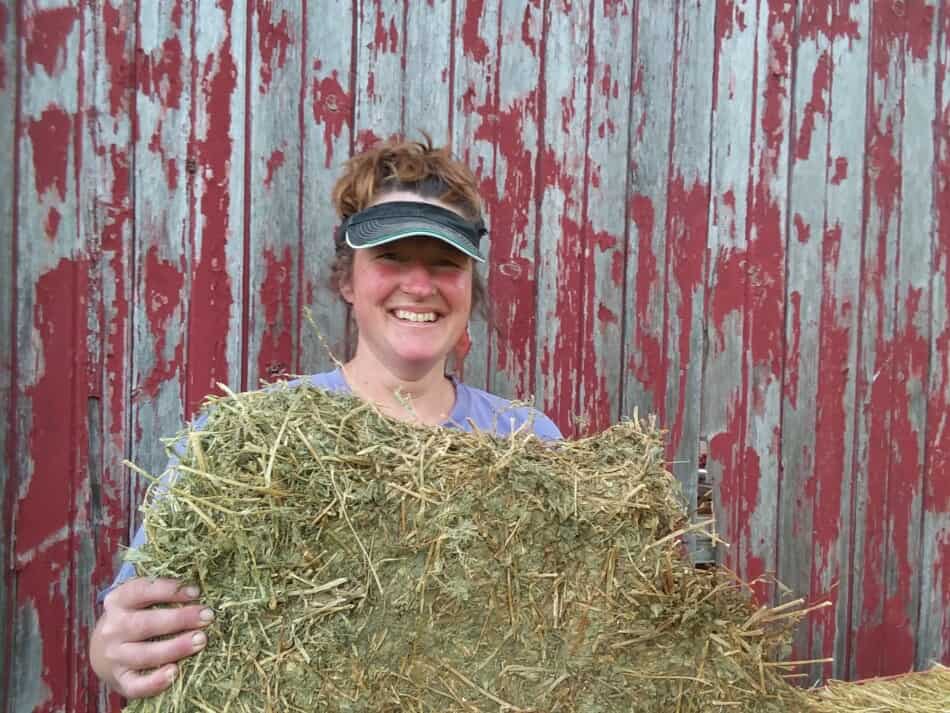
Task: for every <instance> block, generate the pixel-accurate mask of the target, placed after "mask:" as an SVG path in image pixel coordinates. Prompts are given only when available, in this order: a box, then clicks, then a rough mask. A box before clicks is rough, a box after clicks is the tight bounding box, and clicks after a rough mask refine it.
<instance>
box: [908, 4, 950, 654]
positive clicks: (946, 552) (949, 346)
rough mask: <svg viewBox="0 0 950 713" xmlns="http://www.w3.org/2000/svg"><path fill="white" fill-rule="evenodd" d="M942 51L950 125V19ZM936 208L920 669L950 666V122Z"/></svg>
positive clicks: (942, 111)
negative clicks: (949, 662)
mask: <svg viewBox="0 0 950 713" xmlns="http://www.w3.org/2000/svg"><path fill="white" fill-rule="evenodd" d="M940 19H941V21H942V24H941V27H940V35H939V42H938V43H937V48H936V53H935V54H936V61H937V72H936V77H935V80H936V88H937V91H936V97H937V102H938V103H937V105H936V110H937V111H936V115H937V116H938V117H950V11H948V10H947V8H946V7H943V9H942V13H941V17H940ZM934 154H935V160H936V163H935V166H934V168H935V174H936V175H935V177H934V191H935V192H934V207H935V209H936V213H935V216H936V225H935V229H934V233H933V248H932V253H931V255H932V261H933V262H932V264H931V267H930V275H931V280H932V282H931V296H930V304H931V306H932V309H931V316H930V318H931V323H930V381H929V388H928V394H929V400H928V408H927V442H926V461H925V465H924V500H923V527H922V529H921V557H920V593H921V604H920V618H919V619H918V621H917V631H916V637H915V638H916V642H917V646H916V655H915V661H914V665H915V666H916V667H917V668H926V667H928V666H930V665H931V664H932V663H933V662H935V661H946V660H947V659H948V658H950V608H948V607H947V604H946V603H947V601H948V599H950V478H948V477H947V471H948V468H950V122H948V121H940V120H938V121H937V122H935V124H934Z"/></svg>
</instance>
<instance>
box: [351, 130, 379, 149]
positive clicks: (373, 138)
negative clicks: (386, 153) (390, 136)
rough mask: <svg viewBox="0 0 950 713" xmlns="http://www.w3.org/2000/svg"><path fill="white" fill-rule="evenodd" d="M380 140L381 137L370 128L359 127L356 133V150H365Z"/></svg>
mask: <svg viewBox="0 0 950 713" xmlns="http://www.w3.org/2000/svg"><path fill="white" fill-rule="evenodd" d="M380 141H382V138H381V137H380V136H379V135H378V134H376V132H375V131H373V130H372V129H360V131H359V133H357V135H356V151H357V152H360V151H365V150H366V149H368V148H370V147H371V146H375V145H376V144H378V143H379V142H380Z"/></svg>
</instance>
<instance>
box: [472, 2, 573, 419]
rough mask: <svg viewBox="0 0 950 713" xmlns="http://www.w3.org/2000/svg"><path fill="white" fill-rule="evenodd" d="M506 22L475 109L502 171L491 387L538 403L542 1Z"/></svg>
mask: <svg viewBox="0 0 950 713" xmlns="http://www.w3.org/2000/svg"><path fill="white" fill-rule="evenodd" d="M498 21H499V26H498V53H499V56H498V64H497V66H496V69H495V73H494V75H493V76H494V79H493V85H492V86H493V87H494V89H493V91H491V92H489V91H487V90H486V92H485V98H484V104H481V103H479V104H475V105H474V106H473V109H474V111H475V112H476V113H477V114H478V115H479V117H480V119H481V123H480V125H479V126H478V128H477V129H476V133H475V137H476V138H477V139H481V140H485V141H490V142H491V143H492V144H493V145H494V147H495V148H494V161H495V163H494V170H493V173H492V174H485V181H484V183H483V191H484V193H485V194H486V195H487V197H488V198H489V202H490V204H491V231H492V237H491V246H490V251H491V252H490V258H491V265H490V266H489V268H488V270H489V272H488V291H489V295H490V299H491V301H492V312H493V315H494V326H495V329H494V330H493V333H492V335H491V341H490V352H489V366H488V386H489V390H491V391H493V392H494V393H497V394H501V395H504V396H514V397H517V398H520V399H531V398H537V394H538V391H537V390H536V384H535V381H536V380H535V353H536V351H537V346H536V333H537V321H538V311H537V302H536V290H537V259H538V252H539V248H538V230H539V228H538V221H539V216H538V205H539V203H540V190H541V181H540V179H539V176H538V171H539V167H538V161H539V153H540V151H541V148H542V146H543V141H544V139H543V133H542V130H541V122H542V116H543V110H542V106H543V97H544V94H543V88H542V85H541V81H540V77H541V66H542V57H544V56H545V53H546V51H547V50H546V44H547V37H546V35H545V34H544V16H543V12H542V9H541V3H540V2H531V3H527V4H523V5H515V4H514V3H504V4H502V6H501V8H500V12H499V17H498ZM474 46H475V48H476V49H473V52H476V53H478V52H481V51H482V49H481V45H479V44H478V43H477V42H475V43H474ZM473 102H474V99H473ZM538 405H541V404H540V402H538ZM558 425H559V426H562V427H566V425H567V424H564V423H559V424H558Z"/></svg>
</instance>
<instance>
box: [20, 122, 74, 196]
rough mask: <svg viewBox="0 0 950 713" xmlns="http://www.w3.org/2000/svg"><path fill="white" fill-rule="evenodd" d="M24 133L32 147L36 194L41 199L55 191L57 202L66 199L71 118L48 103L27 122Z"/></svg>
mask: <svg viewBox="0 0 950 713" xmlns="http://www.w3.org/2000/svg"><path fill="white" fill-rule="evenodd" d="M27 133H28V134H29V136H30V144H31V145H32V147H33V179H34V181H35V184H36V195H37V196H42V195H43V194H44V193H46V192H47V191H48V190H50V189H51V188H55V189H56V191H57V193H59V197H60V200H66V169H67V167H68V165H69V148H70V146H69V144H70V139H71V137H72V116H71V115H70V114H67V113H66V112H65V111H63V110H62V109H61V108H60V107H58V106H56V105H55V104H50V105H49V106H47V107H46V109H44V110H43V113H42V114H41V115H40V117H39V118H38V119H30V122H29V124H28V126H27Z"/></svg>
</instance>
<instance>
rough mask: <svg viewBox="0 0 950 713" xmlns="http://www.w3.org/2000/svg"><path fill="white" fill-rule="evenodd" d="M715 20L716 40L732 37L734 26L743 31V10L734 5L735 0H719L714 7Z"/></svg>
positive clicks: (744, 26) (744, 24) (744, 21)
mask: <svg viewBox="0 0 950 713" xmlns="http://www.w3.org/2000/svg"><path fill="white" fill-rule="evenodd" d="M716 20H717V22H716V29H717V34H718V35H719V37H718V38H717V39H718V40H723V39H727V38H729V37H732V35H733V34H734V33H735V31H736V27H738V28H739V32H745V29H746V17H745V12H743V11H742V10H741V9H740V8H737V7H736V3H735V0H719V4H718V6H717V8H716ZM717 54H718V52H717Z"/></svg>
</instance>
